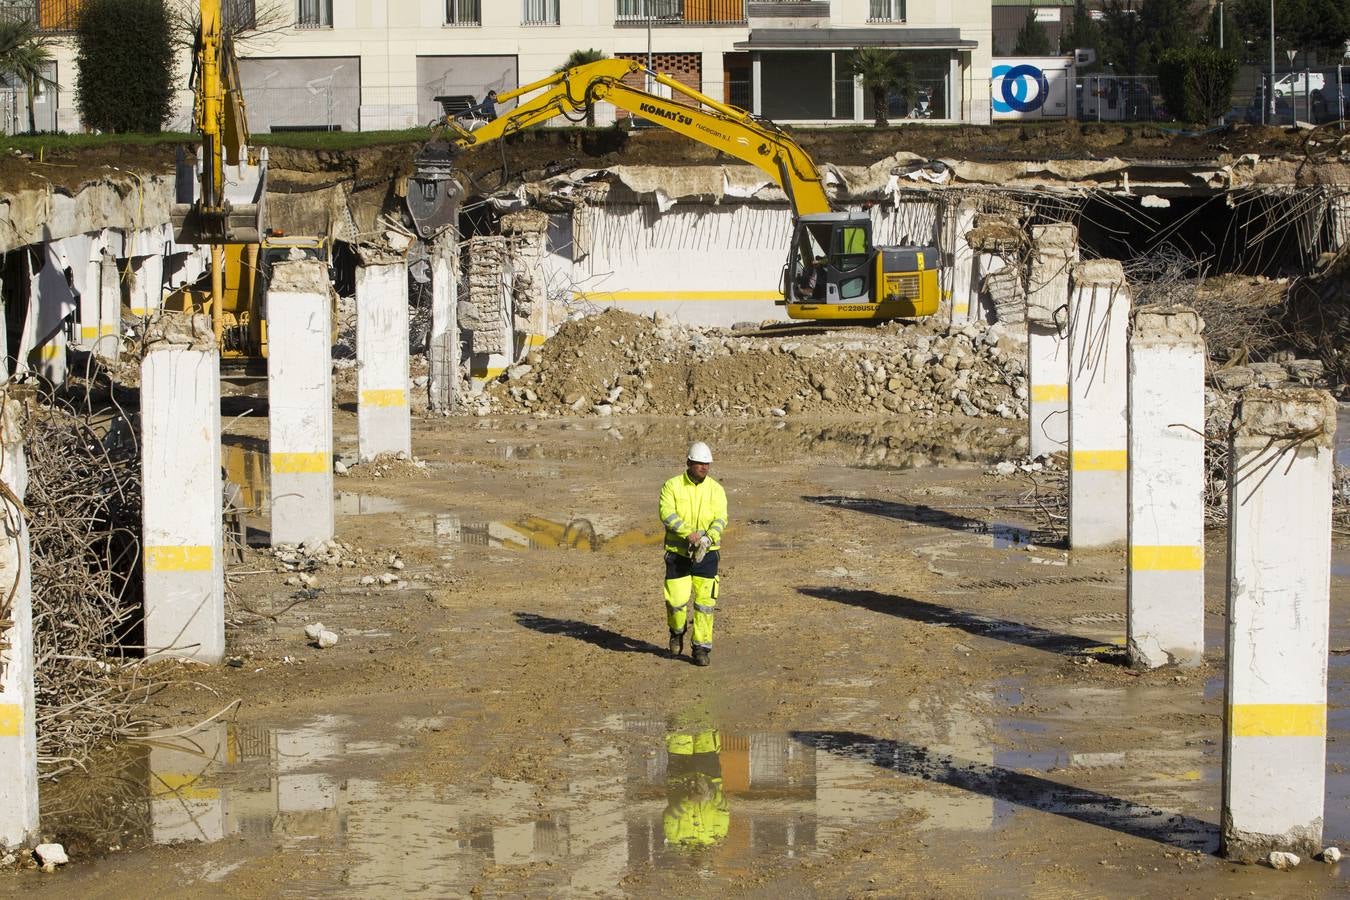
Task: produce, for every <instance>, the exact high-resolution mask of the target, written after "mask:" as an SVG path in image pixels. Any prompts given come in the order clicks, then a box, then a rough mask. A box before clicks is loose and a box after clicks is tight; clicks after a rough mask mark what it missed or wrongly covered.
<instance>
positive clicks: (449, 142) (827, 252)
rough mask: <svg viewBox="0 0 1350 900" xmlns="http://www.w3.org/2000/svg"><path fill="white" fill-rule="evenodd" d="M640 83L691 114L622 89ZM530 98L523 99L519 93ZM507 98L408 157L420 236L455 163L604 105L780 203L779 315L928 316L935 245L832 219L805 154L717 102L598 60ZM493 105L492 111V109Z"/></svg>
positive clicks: (433, 225)
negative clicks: (757, 185) (883, 237)
mask: <svg viewBox="0 0 1350 900" xmlns="http://www.w3.org/2000/svg"><path fill="white" fill-rule="evenodd" d="M634 75H636V76H639V77H641V78H645V79H648V81H647V83H648V84H652V83H655V84H660V85H663V86H665V87H666V88H669V89H670V90H671V91H672V92H673V93H676V94H679V95H681V96H683V97H686V98H688V99H690V100H692V101H694V103H695V104H696V105H692V106H691V105H688V104H686V103H681V102H679V101H677V100H675V99H672V98H668V97H662V96H659V95H657V94H654V93H651V92H650V91H646V90H642V89H640V88H637V87H634V86H633V85H631V84H627V83H625V82H624V80H623V79H624V78H625V77H626V76H634ZM531 95H532V96H531ZM517 99H518V100H519V101H520V102H519V104H518V105H517V106H516V107H515V108H514V109H512V110H510V111H509V112H506V113H503V114H501V115H500V116H494V117H493V118H491V119H490V120H489V121H487V122H485V123H483V124H481V125H479V126H478V127H476V128H473V129H472V130H470V129H469V128H468V127H465V126H464V125H461V124H460V123H458V122H456V121H455V120H454V119H447V121H446V126H447V127H448V128H449V129H450V134H449V135H448V136H447V138H446V139H445V140H439V141H433V142H432V143H431V144H428V145H427V146H426V147H425V148H423V151H422V152H421V153H420V154H419V155H418V158H417V160H416V168H415V171H414V173H413V177H412V184H411V186H410V187H409V191H408V209H409V212H410V213H411V214H412V217H413V221H414V223H415V224H416V225H417V227H418V230H419V231H420V232H421V233H422V235H423V236H430V235H431V234H433V233H435V232H436V231H437V230H438V229H440V228H443V227H445V226H446V225H449V224H452V219H453V217H454V215H455V211H456V210H457V208H458V203H459V200H460V199H461V198H462V196H463V189H462V187H461V186H460V184H459V182H458V180H457V179H456V177H455V171H454V160H455V156H456V155H457V154H458V153H459V152H462V151H463V150H466V149H468V148H469V147H472V146H475V145H477V144H483V143H486V142H488V141H493V140H497V139H499V138H502V137H505V136H507V135H509V134H512V133H514V132H517V131H520V130H522V129H525V128H528V127H530V126H531V125H537V124H541V123H543V122H547V121H548V120H549V119H552V118H553V117H555V116H559V115H571V116H575V115H576V114H578V113H579V112H583V111H585V110H586V109H587V108H589V107H590V106H591V105H592V104H594V103H596V102H597V101H600V100H604V101H607V102H609V103H612V104H613V105H614V106H617V107H619V108H620V109H624V110H627V111H628V112H629V113H632V114H633V115H635V116H640V117H642V118H644V119H647V120H649V121H651V122H654V123H656V124H657V125H661V126H663V127H665V128H668V129H670V130H671V131H675V132H677V133H679V134H682V135H684V136H685V137H688V138H690V139H692V140H695V141H698V142H699V143H701V144H706V145H707V146H709V147H713V148H715V149H717V150H720V151H722V152H723V153H726V154H727V155H729V156H732V157H735V158H736V159H740V160H742V161H744V162H747V163H749V164H751V165H753V166H756V167H758V168H759V169H762V170H763V171H764V172H766V173H768V175H769V176H770V177H772V178H773V179H774V181H775V182H777V183H778V185H779V186H780V187H781V188H782V189H783V191H784V193H786V194H787V196H788V200H789V201H790V202H791V204H792V210H793V215H794V219H795V227H794V230H793V240H792V246H791V247H790V248H789V250H788V258H787V263H786V265H785V266H784V268H783V277H782V284H781V290H782V296H783V299H782V300H780V301H778V303H779V304H780V305H782V306H786V307H787V314H788V316H789V318H793V319H833V320H852V321H874V320H880V319H895V318H910V317H918V316H929V315H932V314H933V313H936V312H937V310H938V301H939V297H940V289H939V287H938V269H939V266H940V259H941V258H940V256H939V254H938V250H937V248H936V247H878V246H876V245H875V244H873V242H872V218H871V216H870V215H869V214H868V213H867V212H834V211H832V209H831V206H830V200H829V197H828V196H827V194H826V193H825V186H824V181H823V179H822V178H821V175H820V172H819V171H818V170H817V168H816V164H815V162H814V161H812V159H811V157H810V155H809V154H808V153H807V152H806V151H805V150H803V149H802V147H801V146H800V145H799V144H798V143H797V142H796V141H795V140H793V139H792V137H791V136H790V135H789V134H788V133H787V132H786V131H784V130H783V129H782V128H781V127H779V126H778V125H775V124H774V123H773V122H770V121H769V120H767V119H763V118H760V117H758V116H755V115H753V114H752V113H749V112H746V111H745V110H743V109H738V108H736V107H734V106H730V105H728V104H725V103H720V102H718V101H716V100H714V99H712V98H711V97H708V96H706V95H704V94H702V93H700V92H698V91H696V90H694V89H693V88H690V87H688V86H687V85H684V84H682V83H681V82H679V81H677V80H676V79H674V78H671V77H669V76H666V75H662V74H659V73H657V72H653V71H651V70H650V69H648V68H647V67H646V66H644V65H642V64H641V63H640V62H636V61H630V60H622V59H601V60H597V61H595V62H590V63H586V64H584V65H580V66H577V67H575V68H572V69H568V70H566V71H564V72H559V73H557V74H555V75H551V76H549V77H548V78H543V79H540V80H539V81H535V82H532V83H531V84H527V85H524V86H522V87H518V88H516V89H515V90H513V91H505V92H502V93H501V94H498V95H496V97H495V100H496V102H497V103H506V102H509V101H511V100H517ZM494 108H495V107H494Z"/></svg>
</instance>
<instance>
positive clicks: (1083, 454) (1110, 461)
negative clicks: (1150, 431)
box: [1071, 450, 1125, 472]
mask: <svg viewBox="0 0 1350 900" xmlns="http://www.w3.org/2000/svg"><path fill="white" fill-rule="evenodd" d="M1071 455H1072V457H1073V465H1072V466H1071V468H1072V469H1073V470H1074V471H1075V472H1124V471H1125V451H1124V450H1074V451H1073V453H1072V454H1071Z"/></svg>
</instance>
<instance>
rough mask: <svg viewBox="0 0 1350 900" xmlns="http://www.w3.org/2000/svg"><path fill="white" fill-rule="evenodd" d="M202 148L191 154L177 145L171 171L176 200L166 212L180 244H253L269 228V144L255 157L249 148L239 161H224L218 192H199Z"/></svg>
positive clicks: (202, 161)
mask: <svg viewBox="0 0 1350 900" xmlns="http://www.w3.org/2000/svg"><path fill="white" fill-rule="evenodd" d="M204 164H205V163H204V157H203V154H202V151H201V149H200V148H199V149H198V152H197V155H196V156H195V157H189V156H188V154H187V153H185V152H184V151H183V149H182V148H179V151H178V165H177V171H176V173H175V182H174V183H175V193H176V197H175V200H176V202H175V203H174V205H173V209H172V210H170V212H169V218H170V221H171V222H172V223H173V231H174V239H175V240H176V241H177V242H178V243H180V244H257V243H260V242H261V241H262V238H263V235H265V234H266V233H267V148H266V147H263V148H261V149H260V150H259V151H258V162H257V164H256V165H254V164H250V163H249V162H248V159H247V154H245V155H244V158H242V159H241V160H240V163H239V165H235V166H232V165H228V164H227V165H226V166H225V167H224V170H225V180H224V184H223V185H222V186H221V187H220V188H219V189H218V190H217V192H216V193H217V194H218V195H219V196H218V197H202V196H201V184H202V178H201V171H202V166H203V165H204Z"/></svg>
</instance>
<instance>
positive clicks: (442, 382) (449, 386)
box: [427, 230, 459, 415]
mask: <svg viewBox="0 0 1350 900" xmlns="http://www.w3.org/2000/svg"><path fill="white" fill-rule="evenodd" d="M457 253H458V243H457V242H456V240H455V234H454V231H453V230H450V231H446V232H443V233H442V234H441V236H440V237H439V238H437V239H436V241H435V242H434V243H433V245H432V251H431V336H430V341H429V343H430V346H429V348H428V354H427V356H428V358H429V362H430V365H431V377H430V379H429V381H428V391H429V393H430V397H429V400H430V405H431V411H432V412H436V413H440V414H442V415H445V414H447V413H449V412H451V411H453V410H454V408H455V404H456V403H457V401H458V398H457V397H456V393H457V391H458V387H459V321H458V314H457V313H458V305H459V278H458V270H459V266H458V265H456V256H457Z"/></svg>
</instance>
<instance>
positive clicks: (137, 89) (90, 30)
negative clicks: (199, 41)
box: [75, 0, 174, 132]
mask: <svg viewBox="0 0 1350 900" xmlns="http://www.w3.org/2000/svg"><path fill="white" fill-rule="evenodd" d="M75 61H76V63H77V65H78V66H79V74H78V76H77V77H76V85H77V86H78V88H79V92H80V115H81V117H82V118H83V119H84V121H85V123H86V124H88V125H90V126H91V127H93V128H97V129H100V130H102V131H109V132H128V131H148V132H157V131H159V130H160V128H161V127H162V126H163V124H164V121H165V120H166V119H167V118H168V117H169V112H170V104H171V103H172V101H173V87H174V58H173V19H172V16H171V15H170V12H169V9H168V8H167V6H166V4H165V0H86V2H85V4H84V8H83V10H82V11H81V13H80V20H79V24H78V25H77V26H76V29H75Z"/></svg>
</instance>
